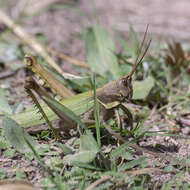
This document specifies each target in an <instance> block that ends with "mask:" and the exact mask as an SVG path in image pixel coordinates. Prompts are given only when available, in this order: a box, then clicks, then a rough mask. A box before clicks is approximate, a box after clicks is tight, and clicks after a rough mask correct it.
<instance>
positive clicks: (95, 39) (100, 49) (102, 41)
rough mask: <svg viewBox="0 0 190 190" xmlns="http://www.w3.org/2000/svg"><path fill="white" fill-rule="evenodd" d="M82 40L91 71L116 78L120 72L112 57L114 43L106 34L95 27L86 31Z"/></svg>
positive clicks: (115, 59)
mask: <svg viewBox="0 0 190 190" xmlns="http://www.w3.org/2000/svg"><path fill="white" fill-rule="evenodd" d="M84 38H85V48H86V55H87V61H88V65H89V66H90V68H91V69H92V71H94V72H96V73H98V74H100V75H102V76H103V75H104V74H105V73H106V72H108V71H109V72H110V73H112V74H113V76H114V78H118V77H119V76H120V74H119V73H120V70H119V66H118V62H117V58H116V56H115V55H114V51H115V47H114V42H113V40H112V37H111V36H110V35H109V34H108V32H107V31H106V30H105V29H104V28H102V27H100V26H98V25H96V26H94V27H91V28H88V29H87V30H86V32H85V36H84Z"/></svg>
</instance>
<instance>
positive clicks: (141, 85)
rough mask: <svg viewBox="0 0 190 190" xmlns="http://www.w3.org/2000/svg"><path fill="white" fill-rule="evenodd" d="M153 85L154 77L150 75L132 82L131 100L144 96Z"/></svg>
mask: <svg viewBox="0 0 190 190" xmlns="http://www.w3.org/2000/svg"><path fill="white" fill-rule="evenodd" d="M153 86H154V79H153V78H152V77H150V76H149V77H148V78H146V79H145V80H143V81H135V82H133V100H138V99H144V98H146V97H147V96H148V94H149V92H150V90H151V89H152V87H153Z"/></svg>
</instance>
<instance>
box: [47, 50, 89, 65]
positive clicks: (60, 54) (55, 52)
mask: <svg viewBox="0 0 190 190" xmlns="http://www.w3.org/2000/svg"><path fill="white" fill-rule="evenodd" d="M47 49H48V51H50V52H51V53H53V54H55V55H56V56H58V57H60V58H61V59H64V60H66V61H69V62H70V63H72V64H74V65H77V66H80V67H88V65H87V64H86V63H85V62H83V61H78V60H76V59H74V58H72V57H70V56H68V55H66V54H64V53H60V52H57V51H56V50H54V49H52V48H49V47H48V48H47Z"/></svg>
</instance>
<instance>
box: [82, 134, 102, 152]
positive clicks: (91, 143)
mask: <svg viewBox="0 0 190 190" xmlns="http://www.w3.org/2000/svg"><path fill="white" fill-rule="evenodd" d="M80 150H81V151H88V150H89V151H94V152H95V153H97V152H98V151H99V148H98V144H97V142H96V141H95V139H94V137H93V136H92V134H88V135H81V137H80Z"/></svg>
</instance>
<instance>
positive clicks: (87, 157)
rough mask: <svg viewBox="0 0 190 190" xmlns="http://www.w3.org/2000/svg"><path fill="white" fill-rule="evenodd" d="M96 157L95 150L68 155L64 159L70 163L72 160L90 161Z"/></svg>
mask: <svg viewBox="0 0 190 190" xmlns="http://www.w3.org/2000/svg"><path fill="white" fill-rule="evenodd" d="M95 158H96V152H94V151H80V152H78V153H76V154H73V155H67V156H65V157H64V161H65V162H66V163H68V164H72V162H82V163H90V162H92V161H93V160H94V159H95Z"/></svg>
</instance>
